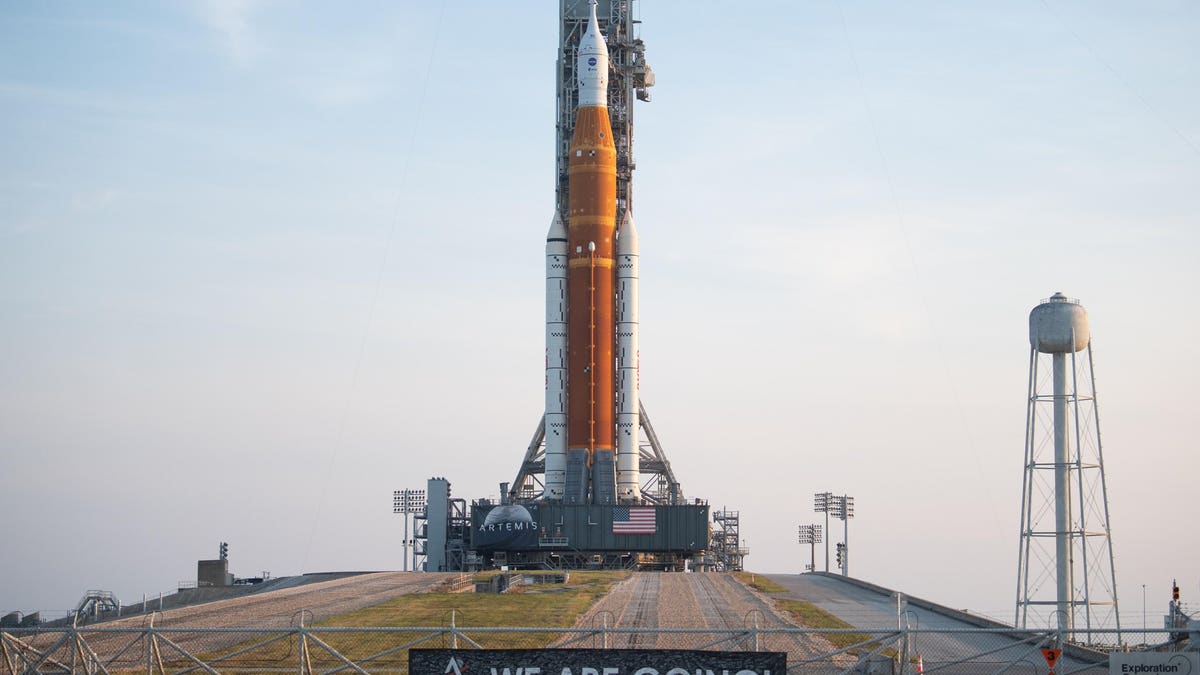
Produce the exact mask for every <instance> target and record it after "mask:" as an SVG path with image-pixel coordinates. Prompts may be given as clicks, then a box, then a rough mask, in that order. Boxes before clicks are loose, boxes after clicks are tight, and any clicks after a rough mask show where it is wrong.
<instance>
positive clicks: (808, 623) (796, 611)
mask: <svg viewBox="0 0 1200 675" xmlns="http://www.w3.org/2000/svg"><path fill="white" fill-rule="evenodd" d="M775 603H776V605H777V606H778V607H779V608H780V609H782V610H783V611H785V612H787V613H788V614H789V615H791V617H792V618H793V619H795V620H796V622H797V623H799V624H800V625H801V626H805V627H808V628H854V626H852V625H850V624H848V623H846V622H845V621H842V620H841V619H839V618H837V617H836V616H834V615H832V614H830V613H829V612H826V611H825V610H823V609H821V608H820V607H817V606H816V605H814V604H812V603H811V602H804V601H803V600H788V599H785V598H776V599H775ZM823 636H824V637H825V639H826V640H829V641H830V642H832V643H833V644H834V646H836V647H837V648H839V649H844V648H846V647H849V646H851V645H856V644H859V643H860V642H866V641H867V640H870V639H871V636H870V635H867V634H865V633H824V634H823ZM868 651H870V650H869V649H868ZM851 653H852V654H853V653H854V652H851ZM880 653H881V654H884V655H887V656H892V657H894V656H895V655H896V650H895V649H884V650H883V651H881V652H880Z"/></svg>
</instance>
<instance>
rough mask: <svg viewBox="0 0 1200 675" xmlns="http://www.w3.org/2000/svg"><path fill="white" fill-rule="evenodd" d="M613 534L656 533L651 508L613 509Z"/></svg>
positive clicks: (652, 509) (620, 507)
mask: <svg viewBox="0 0 1200 675" xmlns="http://www.w3.org/2000/svg"><path fill="white" fill-rule="evenodd" d="M612 531H613V534H654V533H655V532H657V531H658V527H657V523H656V522H655V519H654V507H653V506H615V507H613V530H612Z"/></svg>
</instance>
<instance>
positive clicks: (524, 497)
mask: <svg viewBox="0 0 1200 675" xmlns="http://www.w3.org/2000/svg"><path fill="white" fill-rule="evenodd" d="M596 16H597V21H598V25H599V29H600V30H601V31H602V32H603V33H604V37H605V42H606V43H607V48H608V49H607V51H608V58H609V64H610V67H609V70H608V73H609V76H608V80H607V86H606V90H607V107H608V115H609V123H610V126H611V134H612V136H611V137H612V145H613V149H614V150H615V152H616V203H615V212H616V214H617V218H618V220H620V221H622V222H619V223H617V225H618V227H619V228H620V229H619V236H618V241H617V247H618V250H617V251H616V265H617V279H616V281H617V286H618V288H617V291H618V292H619V293H621V294H622V297H623V298H624V297H627V296H632V297H633V298H634V299H633V300H632V301H629V302H626V303H625V305H624V306H620V303H619V306H618V307H617V316H616V322H617V336H618V337H617V339H618V342H619V343H621V342H623V343H625V344H617V345H615V346H616V348H617V351H618V353H617V358H619V359H621V358H622V352H624V361H623V362H622V363H621V364H620V366H621V367H619V368H618V372H617V373H616V377H617V379H618V382H617V386H618V388H619V387H620V385H621V384H622V382H623V381H625V380H632V382H631V383H630V387H629V389H631V390H632V391H633V392H634V393H633V395H632V396H625V397H621V398H622V400H621V401H620V403H621V405H622V406H623V408H622V409H619V410H618V411H617V413H616V416H617V420H616V422H617V426H618V428H617V439H616V440H617V443H618V444H620V443H621V442H622V441H623V440H627V442H628V443H629V446H628V447H627V448H617V449H616V457H615V461H616V463H617V469H618V472H619V474H620V476H621V477H619V478H618V479H617V481H616V483H617V484H616V486H615V487H616V491H617V496H616V501H618V502H624V503H642V502H644V503H650V504H677V503H682V502H683V499H684V497H683V493H682V490H681V488H680V485H679V481H678V480H677V479H676V477H675V473H674V472H673V471H672V469H671V463H670V461H668V459H667V456H666V453H665V451H664V450H663V447H662V444H661V443H660V442H659V438H658V435H657V434H656V433H655V432H654V426H653V425H652V424H651V422H650V417H649V416H648V415H647V414H646V409H645V406H644V405H643V404H642V403H641V401H640V398H639V397H638V396H637V395H636V378H637V362H636V361H637V351H638V348H637V341H636V333H633V339H632V340H631V339H630V334H631V330H630V329H629V328H627V326H630V325H634V326H636V312H637V307H636V295H637V275H638V264H637V261H638V257H639V256H638V254H637V235H636V232H635V231H634V230H633V226H632V218H630V217H629V214H630V213H631V211H632V207H633V170H634V169H635V168H636V163H635V162H634V159H633V102H634V100H639V101H649V100H650V92H649V88H650V87H652V86H654V72H653V71H652V70H651V69H650V66H649V65H647V63H646V45H645V42H643V40H642V39H641V38H640V37H639V36H638V34H637V30H636V28H637V26H638V24H639V23H640V22H639V21H637V20H636V19H634V18H633V17H634V0H597V3H596ZM589 17H590V8H589V2H588V0H559V42H558V58H557V64H556V69H555V72H556V82H555V91H556V102H557V114H556V116H555V119H556V121H557V122H556V126H555V146H554V147H555V166H556V169H557V171H556V179H555V181H556V182H555V211H554V218H555V219H557V220H558V222H560V223H569V221H570V215H571V214H570V155H571V140H572V136H573V135H574V133H575V127H576V118H577V116H578V111H579V108H580V90H579V87H578V84H577V83H578V82H579V75H580V73H579V72H578V66H577V63H578V61H579V59H578V58H577V55H578V50H579V45H580V43H581V41H582V40H583V39H584V36H585V34H586V32H587V26H588V20H589ZM620 237H624V241H622V240H621V238H620ZM622 249H624V250H622ZM560 263H561V261H560ZM555 264H556V263H555V261H553V260H549V259H548V268H550V267H552V266H553V265H555ZM548 273H550V274H553V272H550V270H549V269H548ZM562 278H563V279H564V285H565V278H566V277H565V270H563V277H562ZM555 292H557V289H556V288H552V287H548V288H547V301H548V303H549V302H551V297H550V296H551V295H552V294H554V293H555ZM631 315H632V316H631ZM553 320H554V319H553V318H551V317H549V316H548V317H547V321H548V322H550V321H553ZM562 321H563V323H564V324H565V318H564V319H562ZM563 330H564V331H565V325H564V328H563ZM548 341H549V340H548ZM622 346H623V347H624V350H622V349H621V347H622ZM549 351H551V349H550V348H549V346H548V354H547V360H548V362H549V361H550V360H552V359H553V356H554V355H553V354H550V353H549ZM553 371H554V369H552V368H549V367H548V368H547V379H548V382H549V380H551V379H554V378H556V377H561V375H559V374H558V373H555V372H553ZM550 386H553V384H550ZM563 386H565V385H563ZM547 395H548V396H551V395H552V394H551V393H550V392H548V394H547ZM618 395H619V394H618ZM561 424H565V414H564V415H563V419H559V418H557V417H556V416H555V415H554V414H553V413H552V412H551V413H549V415H548V416H544V417H543V418H542V420H540V422H539V423H538V426H537V429H536V430H535V432H534V435H533V438H532V439H531V440H530V443H529V446H528V448H527V449H526V451H525V456H524V458H523V459H522V461H521V466H520V468H519V469H518V471H517V476H516V479H515V480H514V481H513V482H512V483H511V485H510V489H509V490H508V491H507V494H506V495H505V498H506V499H511V500H514V501H530V500H537V499H543V498H549V499H560V498H561V497H562V496H563V495H561V494H557V493H556V490H557V484H558V481H559V480H560V479H558V478H557V476H553V475H552V476H550V477H548V476H547V473H546V472H547V464H549V465H551V469H550V470H551V472H552V473H553V472H554V471H556V467H555V466H554V465H555V462H556V458H555V455H556V449H555V447H554V437H555V433H556V431H557V432H558V433H560V434H565V433H566V431H565V429H559V426H558V425H561ZM548 438H549V440H550V442H549V443H548V442H547V440H548ZM547 452H549V455H550V456H549V457H547ZM562 461H563V464H564V465H565V464H566V463H568V462H570V460H569V459H568V458H566V457H564V458H563V460H562ZM622 465H623V466H622ZM563 470H564V472H566V473H567V475H566V476H564V477H563V478H562V479H561V481H562V482H563V483H564V484H565V482H567V481H571V483H572V484H573V485H574V484H576V481H577V479H576V478H574V476H575V475H577V473H575V474H572V473H570V472H569V471H568V469H566V468H564V469H563ZM622 478H623V481H622ZM547 483H551V486H548V485H547ZM564 490H565V487H564ZM568 499H569V500H570V499H574V498H573V497H571V496H568Z"/></svg>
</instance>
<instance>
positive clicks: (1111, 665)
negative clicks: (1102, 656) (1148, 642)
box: [1108, 652, 1200, 675]
mask: <svg viewBox="0 0 1200 675" xmlns="http://www.w3.org/2000/svg"><path fill="white" fill-rule="evenodd" d="M1108 672H1109V674H1110V675H1200V652H1113V653H1111V654H1109V655H1108Z"/></svg>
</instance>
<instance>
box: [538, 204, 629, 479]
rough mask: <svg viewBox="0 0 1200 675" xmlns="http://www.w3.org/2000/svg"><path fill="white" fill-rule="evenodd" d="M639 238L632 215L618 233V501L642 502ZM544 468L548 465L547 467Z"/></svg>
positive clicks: (626, 218) (627, 216) (626, 214)
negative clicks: (639, 440)
mask: <svg viewBox="0 0 1200 675" xmlns="http://www.w3.org/2000/svg"><path fill="white" fill-rule="evenodd" d="M638 251H639V247H638V238H637V229H635V228H634V226H633V215H632V214H630V213H629V211H626V212H625V220H624V223H622V225H621V229H620V231H619V232H618V233H617V251H616V253H617V320H616V324H617V350H616V351H617V354H616V356H617V387H616V389H617V499H618V500H619V501H624V502H628V501H640V500H641V496H642V495H641V475H640V464H641V457H640V447H639V446H640V444H639V442H638V433H639V427H640V420H639V416H640V415H639V410H640V407H639V403H638V385H639V382H638V380H639V373H638V368H639V362H638V359H639V354H638V255H639V254H638ZM547 466H549V465H548V464H547Z"/></svg>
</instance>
